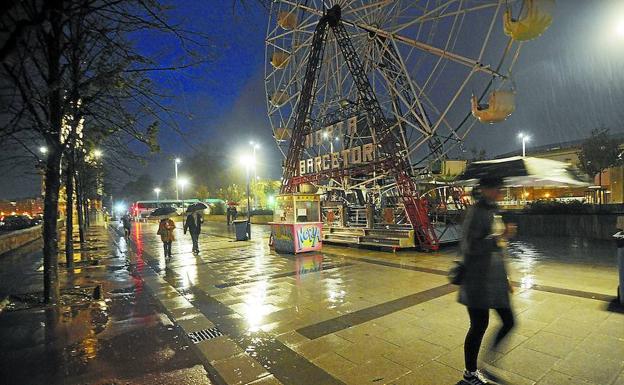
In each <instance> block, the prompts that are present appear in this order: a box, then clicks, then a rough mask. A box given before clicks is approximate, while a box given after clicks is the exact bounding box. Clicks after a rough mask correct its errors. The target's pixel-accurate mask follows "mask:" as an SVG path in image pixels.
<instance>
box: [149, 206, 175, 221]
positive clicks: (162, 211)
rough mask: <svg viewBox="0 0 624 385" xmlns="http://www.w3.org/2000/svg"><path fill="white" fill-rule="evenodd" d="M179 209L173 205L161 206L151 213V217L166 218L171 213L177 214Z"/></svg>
mask: <svg viewBox="0 0 624 385" xmlns="http://www.w3.org/2000/svg"><path fill="white" fill-rule="evenodd" d="M177 213H178V212H177V210H176V209H175V208H173V207H169V206H167V207H159V208H157V209H156V210H154V211H152V212H151V213H150V215H149V216H150V218H158V219H164V218H169V217H170V216H171V214H177Z"/></svg>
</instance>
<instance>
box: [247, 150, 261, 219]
mask: <svg viewBox="0 0 624 385" xmlns="http://www.w3.org/2000/svg"><path fill="white" fill-rule="evenodd" d="M249 145H250V146H251V148H252V149H253V169H254V178H253V179H254V183H256V182H255V181H257V180H258V170H257V169H256V150H258V149H259V148H260V143H258V142H254V141H253V140H250V141H249ZM257 205H258V202H256V196H255V195H254V207H257Z"/></svg>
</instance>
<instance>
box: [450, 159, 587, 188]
mask: <svg viewBox="0 0 624 385" xmlns="http://www.w3.org/2000/svg"><path fill="white" fill-rule="evenodd" d="M483 178H501V179H503V180H504V184H505V186H508V187H510V186H572V187H574V186H577V187H583V186H589V183H588V182H587V181H586V180H585V178H583V177H582V176H581V175H580V174H579V173H578V172H577V171H576V170H575V169H574V168H572V167H571V166H570V165H569V164H567V163H563V162H559V161H557V160H551V159H542V158H531V157H521V156H514V157H511V158H504V159H495V160H486V161H480V162H473V163H470V164H469V165H468V167H467V168H466V171H464V173H463V174H461V175H460V176H459V177H458V178H457V182H458V183H459V184H462V185H476V184H478V183H479V179H483Z"/></svg>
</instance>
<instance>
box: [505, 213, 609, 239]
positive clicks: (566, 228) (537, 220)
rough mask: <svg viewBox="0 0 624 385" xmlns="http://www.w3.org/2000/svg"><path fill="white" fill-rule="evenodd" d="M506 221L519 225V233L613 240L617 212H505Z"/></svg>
mask: <svg viewBox="0 0 624 385" xmlns="http://www.w3.org/2000/svg"><path fill="white" fill-rule="evenodd" d="M503 217H504V218H505V220H506V221H509V222H514V223H516V224H517V225H518V235H521V236H522V235H531V236H555V237H557V236H562V237H581V238H590V239H604V240H612V239H613V238H611V236H612V235H613V234H615V232H616V230H615V229H616V222H617V217H618V215H617V214H570V215H560V214H514V213H505V214H503Z"/></svg>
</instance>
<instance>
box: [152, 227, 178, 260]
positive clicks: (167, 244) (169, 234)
mask: <svg viewBox="0 0 624 385" xmlns="http://www.w3.org/2000/svg"><path fill="white" fill-rule="evenodd" d="M175 227H176V226H175V222H173V221H172V220H171V219H170V218H164V219H161V220H160V223H159V224H158V232H157V233H156V234H157V235H160V239H161V240H162V242H163V249H164V251H165V258H171V244H172V243H173V241H174V240H175V235H174V233H173V230H174V229H175Z"/></svg>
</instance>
